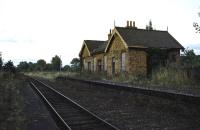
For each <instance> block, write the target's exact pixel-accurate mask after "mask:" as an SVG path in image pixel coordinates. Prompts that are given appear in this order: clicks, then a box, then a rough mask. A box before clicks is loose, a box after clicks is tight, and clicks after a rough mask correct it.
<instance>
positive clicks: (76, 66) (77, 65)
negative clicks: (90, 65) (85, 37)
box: [71, 58, 80, 71]
mask: <svg viewBox="0 0 200 130" xmlns="http://www.w3.org/2000/svg"><path fill="white" fill-rule="evenodd" d="M71 68H72V70H74V71H79V70H80V59H79V58H73V59H72V61H71Z"/></svg>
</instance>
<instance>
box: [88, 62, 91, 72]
mask: <svg viewBox="0 0 200 130" xmlns="http://www.w3.org/2000/svg"><path fill="white" fill-rule="evenodd" d="M88 71H91V62H88Z"/></svg>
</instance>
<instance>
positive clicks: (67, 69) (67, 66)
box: [63, 65, 71, 71]
mask: <svg viewBox="0 0 200 130" xmlns="http://www.w3.org/2000/svg"><path fill="white" fill-rule="evenodd" d="M70 69H71V68H70V66H69V65H65V66H64V67H63V70H64V71H69V70H70Z"/></svg>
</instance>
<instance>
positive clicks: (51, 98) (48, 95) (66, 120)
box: [30, 79, 119, 130]
mask: <svg viewBox="0 0 200 130" xmlns="http://www.w3.org/2000/svg"><path fill="white" fill-rule="evenodd" d="M30 84H31V86H32V87H33V88H34V89H35V90H36V92H37V93H38V94H39V95H40V96H41V97H42V99H43V100H44V101H45V103H46V104H47V106H48V108H49V110H50V111H51V114H52V115H53V117H54V119H55V121H56V122H57V125H58V126H59V127H60V129H61V130H119V129H118V128H116V127H115V126H113V125H111V124H109V123H108V122H106V121H105V120H103V119H101V118H100V117H98V116H96V115H95V114H93V113H91V112H90V111H88V110H87V109H85V108H83V107H82V106H80V105H79V104H77V103H76V102H74V101H72V100H71V99H69V98H68V97H66V96H64V95H63V94H61V93H59V92H58V91H56V90H55V89H53V88H51V87H50V86H48V85H46V84H44V83H43V82H41V81H39V80H36V79H30Z"/></svg>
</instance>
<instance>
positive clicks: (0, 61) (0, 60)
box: [0, 57, 3, 71]
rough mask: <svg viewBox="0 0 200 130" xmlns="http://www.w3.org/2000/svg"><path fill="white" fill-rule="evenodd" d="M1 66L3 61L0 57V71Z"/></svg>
mask: <svg viewBox="0 0 200 130" xmlns="http://www.w3.org/2000/svg"><path fill="white" fill-rule="evenodd" d="M2 66H3V60H2V58H1V57H0V71H1V70H2Z"/></svg>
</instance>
